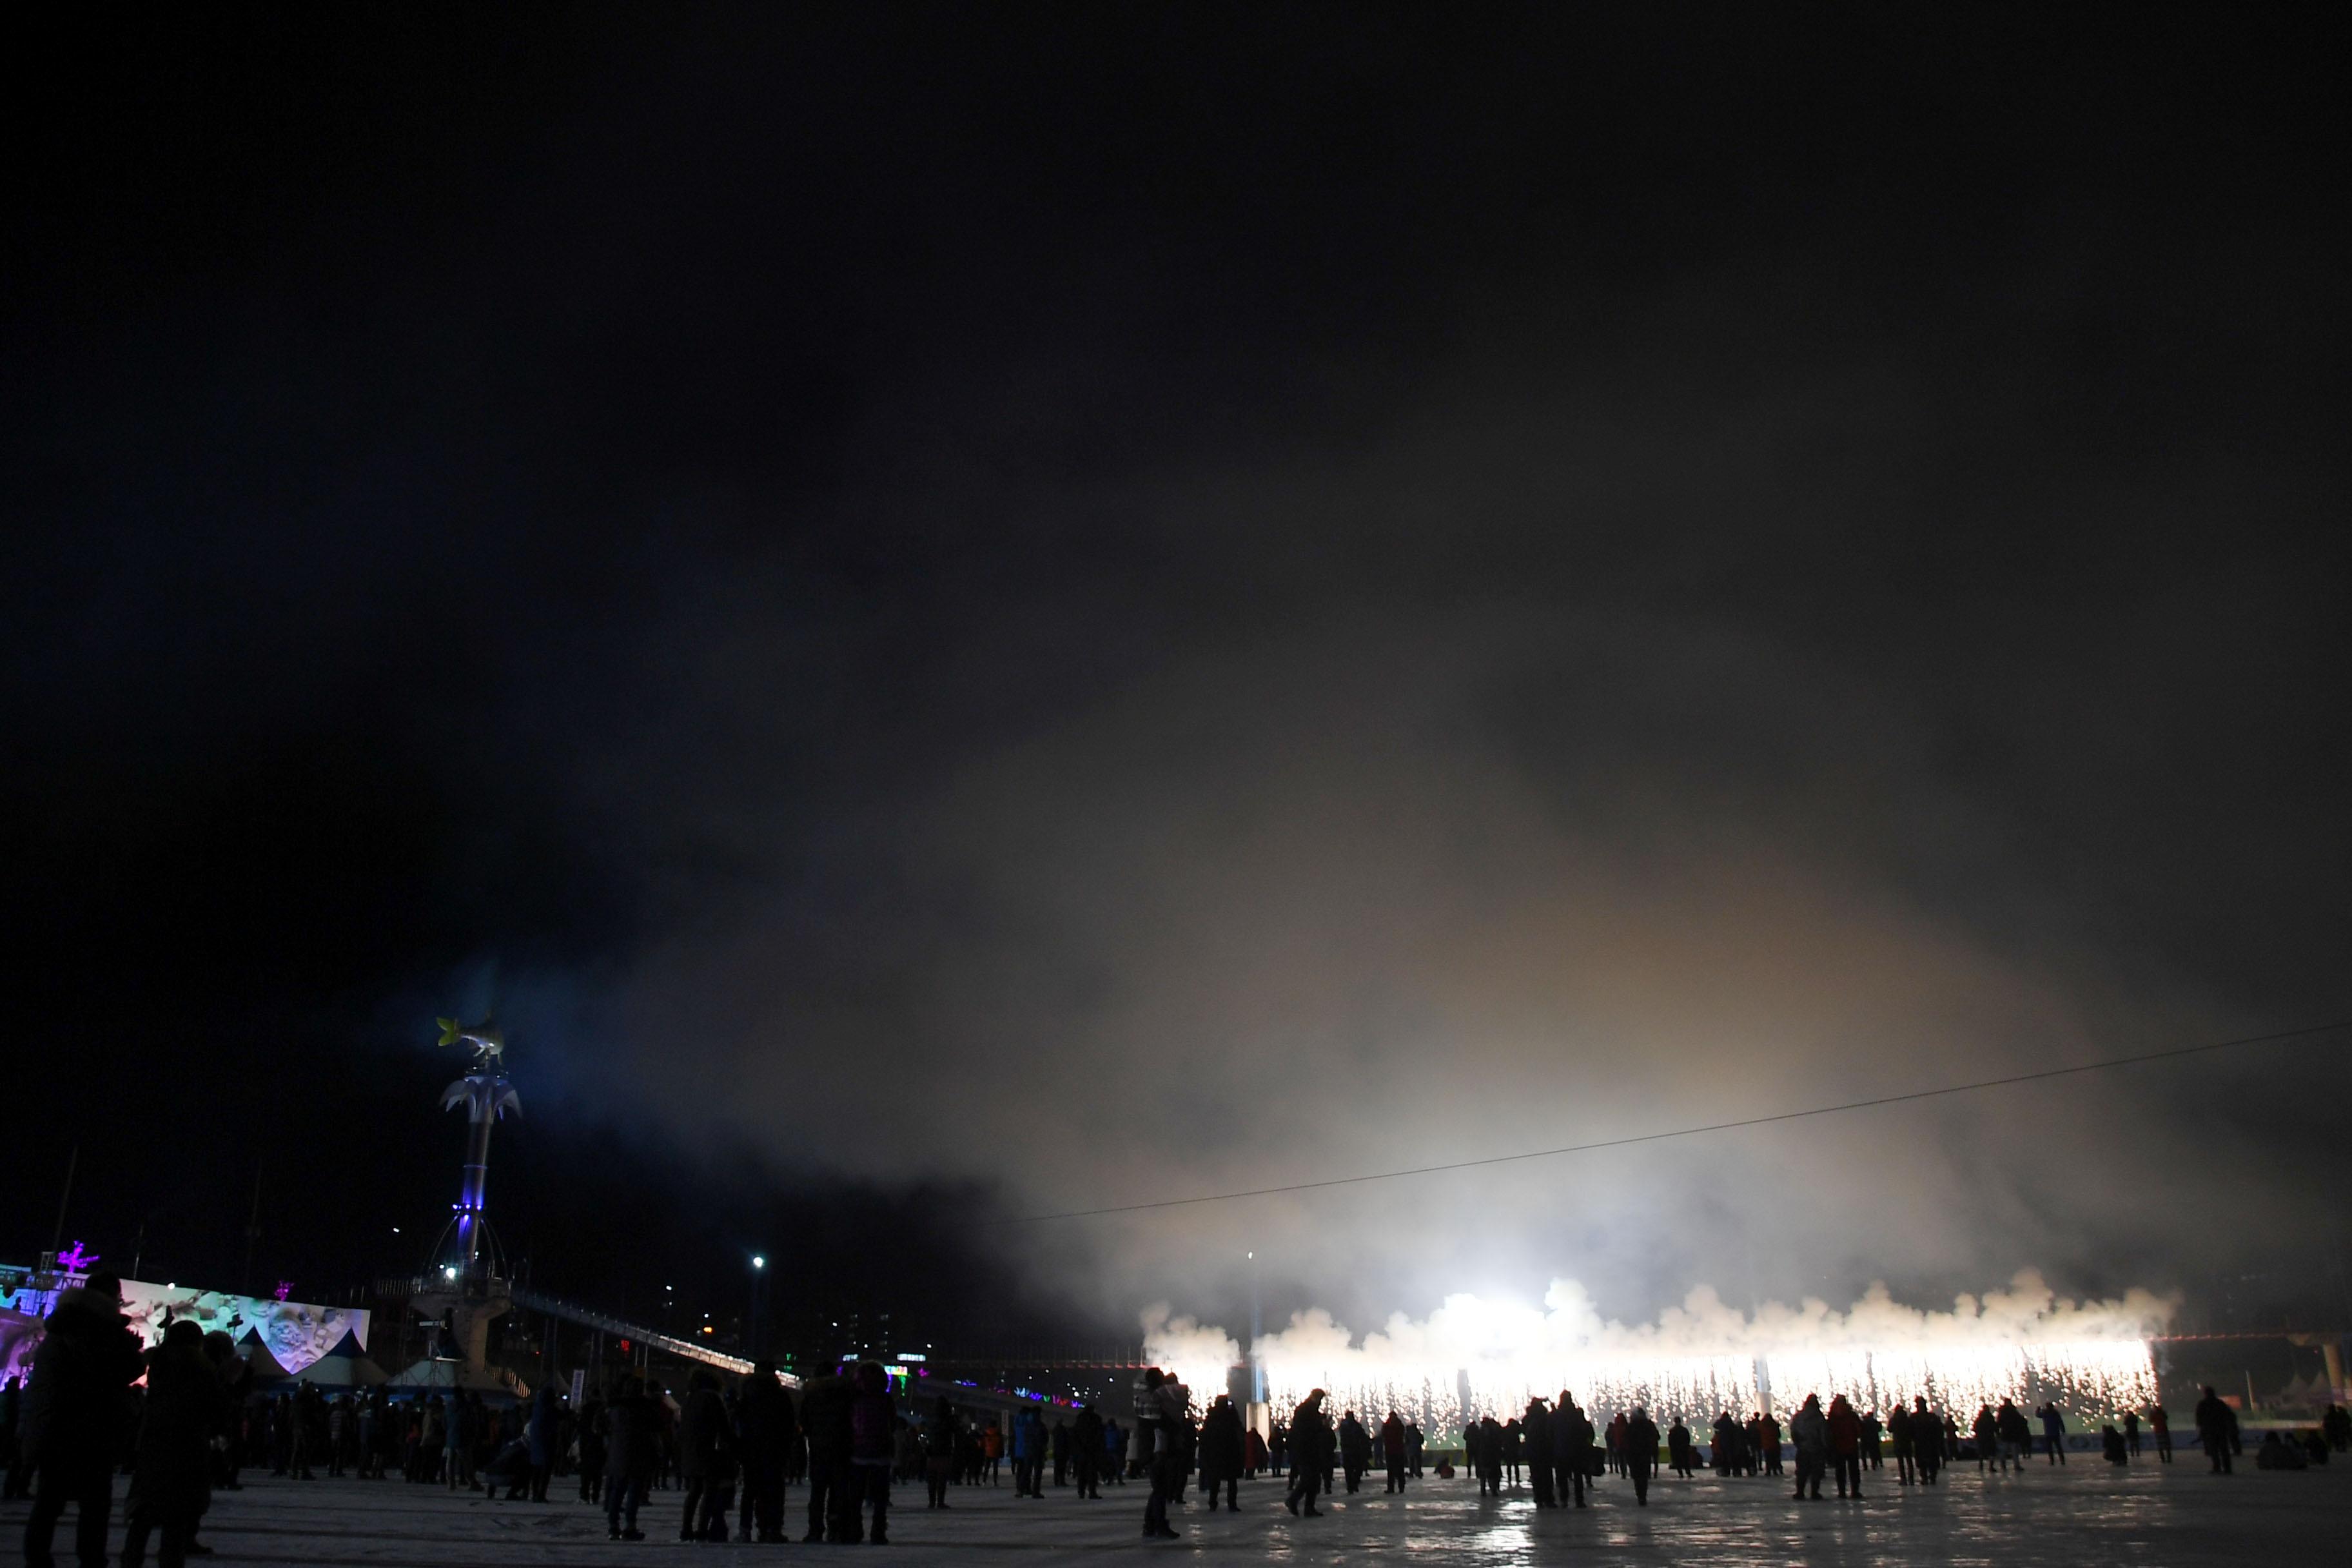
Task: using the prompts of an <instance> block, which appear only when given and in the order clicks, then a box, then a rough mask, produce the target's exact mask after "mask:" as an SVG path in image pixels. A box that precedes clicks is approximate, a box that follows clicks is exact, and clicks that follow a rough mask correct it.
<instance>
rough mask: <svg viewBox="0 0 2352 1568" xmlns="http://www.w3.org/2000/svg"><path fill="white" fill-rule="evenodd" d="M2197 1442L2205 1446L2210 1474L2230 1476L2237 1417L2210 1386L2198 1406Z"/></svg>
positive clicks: (2236, 1433) (2236, 1445) (2236, 1442)
mask: <svg viewBox="0 0 2352 1568" xmlns="http://www.w3.org/2000/svg"><path fill="white" fill-rule="evenodd" d="M2158 1430H2159V1432H2161V1431H2162V1429H2161V1428H2158ZM2165 1436H2169V1434H2165ZM2197 1441H2198V1442H2199V1443H2200V1444H2202V1445H2203V1446H2204V1448H2205V1457H2206V1458H2208V1459H2210V1460H2211V1461H2212V1465H2213V1474H2215V1475H2217V1476H2226V1475H2229V1474H2231V1473H2232V1468H2231V1463H2230V1458H2231V1455H2232V1454H2234V1453H2236V1452H2237V1450H2238V1413H2237V1412H2236V1411H2234V1410H2232V1409H2231V1408H2230V1407H2229V1406H2228V1405H2225V1404H2223V1403H2222V1402H2221V1395H2220V1394H2216V1393H2214V1392H2213V1390H2212V1388H2211V1386H2210V1384H2209V1385H2208V1386H2207V1387H2206V1390H2205V1397H2204V1398H2202V1399H2200V1400H2199V1401H2198V1402H2197Z"/></svg>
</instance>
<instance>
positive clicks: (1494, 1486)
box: [1462, 1415, 1503, 1497]
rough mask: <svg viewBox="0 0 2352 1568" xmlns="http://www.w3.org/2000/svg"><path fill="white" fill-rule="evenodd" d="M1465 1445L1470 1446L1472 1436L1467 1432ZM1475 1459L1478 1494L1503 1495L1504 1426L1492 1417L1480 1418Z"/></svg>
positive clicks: (1464, 1437)
mask: <svg viewBox="0 0 2352 1568" xmlns="http://www.w3.org/2000/svg"><path fill="white" fill-rule="evenodd" d="M1462 1436H1463V1444H1464V1446H1465V1447H1468V1446H1469V1437H1470V1435H1469V1434H1468V1433H1467V1432H1465V1433H1464V1434H1463V1435H1462ZM1475 1458H1476V1460H1477V1464H1476V1469H1477V1472H1478V1494H1479V1495H1480V1496H1481V1497H1500V1496H1502V1495H1503V1424H1502V1423H1501V1422H1500V1421H1497V1420H1496V1419H1495V1418H1494V1417H1493V1416H1491V1415H1482V1416H1480V1417H1479V1418H1478V1446H1477V1449H1476V1454H1475Z"/></svg>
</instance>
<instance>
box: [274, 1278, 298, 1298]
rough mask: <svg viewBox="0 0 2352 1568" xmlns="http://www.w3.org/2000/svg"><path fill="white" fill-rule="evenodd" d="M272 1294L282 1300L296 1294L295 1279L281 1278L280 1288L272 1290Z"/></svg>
mask: <svg viewBox="0 0 2352 1568" xmlns="http://www.w3.org/2000/svg"><path fill="white" fill-rule="evenodd" d="M270 1294H271V1295H272V1296H274V1297H276V1298H277V1299H278V1300H280V1301H283V1300H286V1299H287V1298H288V1297H289V1296H291V1295H293V1294H294V1281H292V1280H291V1279H280V1280H279V1281H278V1289H275V1290H272V1291H271V1292H270Z"/></svg>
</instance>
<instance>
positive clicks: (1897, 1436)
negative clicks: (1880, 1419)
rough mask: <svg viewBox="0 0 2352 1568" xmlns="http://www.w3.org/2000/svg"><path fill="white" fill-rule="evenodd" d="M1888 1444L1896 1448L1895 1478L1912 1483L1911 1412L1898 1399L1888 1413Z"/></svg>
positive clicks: (1906, 1484)
mask: <svg viewBox="0 0 2352 1568" xmlns="http://www.w3.org/2000/svg"><path fill="white" fill-rule="evenodd" d="M1886 1446H1887V1447H1890V1448H1892V1449H1894V1450H1895V1480H1896V1481H1897V1482H1899V1483H1900V1484H1902V1485H1904V1486H1906V1487H1907V1486H1909V1485H1910V1484H1911V1413H1910V1412H1909V1411H1908V1410H1906V1409H1904V1408H1903V1402H1902V1401H1901V1400H1899V1399H1898V1400H1896V1401H1895V1407H1894V1408H1893V1409H1892V1410H1889V1411H1888V1412H1887V1413H1886Z"/></svg>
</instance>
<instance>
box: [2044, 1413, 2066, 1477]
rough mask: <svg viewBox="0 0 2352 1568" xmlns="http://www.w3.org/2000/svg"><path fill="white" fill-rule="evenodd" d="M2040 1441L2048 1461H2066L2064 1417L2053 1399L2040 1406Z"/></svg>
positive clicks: (2058, 1463)
mask: <svg viewBox="0 0 2352 1568" xmlns="http://www.w3.org/2000/svg"><path fill="white" fill-rule="evenodd" d="M2042 1447H2043V1448H2044V1449H2045V1450H2046V1452H2047V1455H2048V1458H2049V1461H2050V1463H2052V1464H2053V1465H2063V1464H2064V1463H2065V1462H2066V1418H2065V1417H2064V1416H2063V1415H2059V1414H2058V1402H2057V1401H2056V1400H2054V1399H2053V1400H2052V1401H2051V1402H2050V1403H2049V1404H2047V1405H2043V1406H2042Z"/></svg>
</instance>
